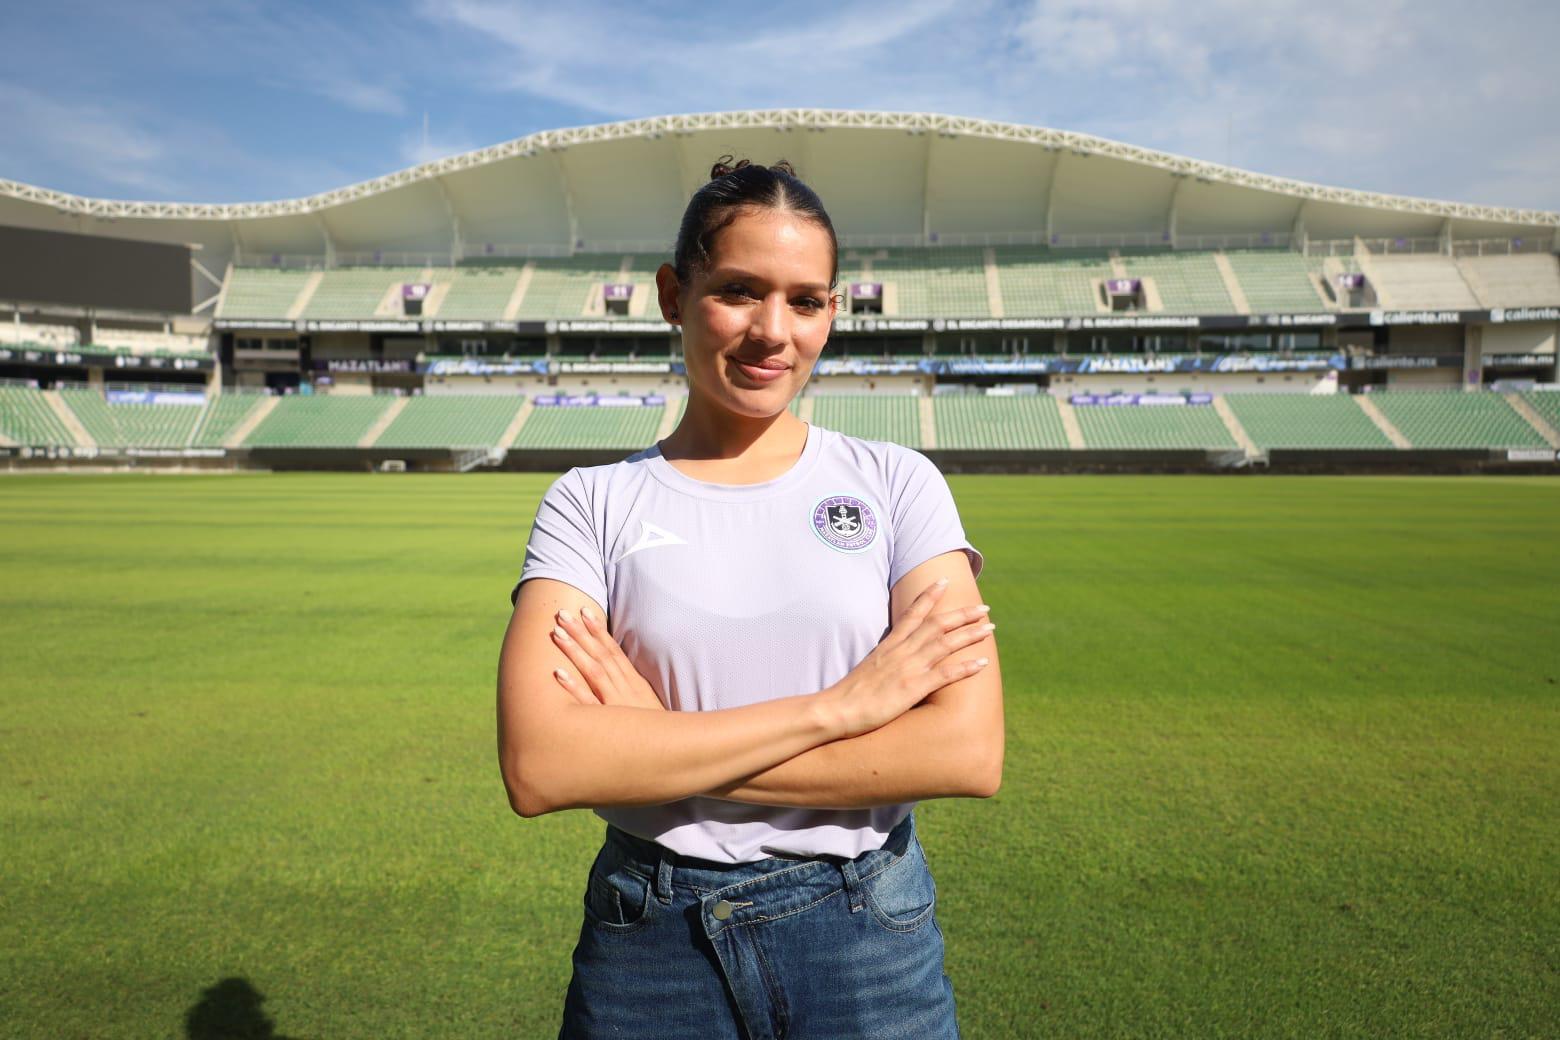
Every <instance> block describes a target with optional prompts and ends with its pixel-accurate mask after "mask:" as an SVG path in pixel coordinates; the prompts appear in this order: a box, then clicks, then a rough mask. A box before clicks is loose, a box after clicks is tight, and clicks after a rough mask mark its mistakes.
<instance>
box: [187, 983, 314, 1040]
mask: <svg viewBox="0 0 1560 1040" xmlns="http://www.w3.org/2000/svg"><path fill="white" fill-rule="evenodd" d="M264 1003H265V994H263V993H261V992H260V991H259V990H257V989H255V988H254V987H253V986H251V985H250V984H249V980H248V979H240V978H226V979H223V980H222V981H221V982H219V983H217V984H216V985H215V986H211V987H208V988H207V989H206V990H204V991H203V992H202V993H201V995H200V1000H198V1001H196V1002H195V1006H194V1007H192V1008H190V1010H189V1011H188V1012H187V1013H186V1014H185V1016H184V1033H185V1036H187V1037H188V1038H189V1040H288V1038H287V1037H285V1036H282V1035H281V1034H280V1033H278V1032H277V1031H276V1026H275V1025H273V1024H272V1023H271V1020H270V1019H269V1018H267V1017H266V1014H265V1012H264V1011H262V1010H260V1005H261V1004H264Z"/></svg>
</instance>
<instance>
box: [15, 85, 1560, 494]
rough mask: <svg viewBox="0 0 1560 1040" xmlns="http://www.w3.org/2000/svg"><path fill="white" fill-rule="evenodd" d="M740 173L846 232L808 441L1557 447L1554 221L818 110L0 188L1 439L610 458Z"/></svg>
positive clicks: (213, 455) (298, 459) (232, 453)
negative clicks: (774, 183) (305, 165)
mask: <svg viewBox="0 0 1560 1040" xmlns="http://www.w3.org/2000/svg"><path fill="white" fill-rule="evenodd" d="M727 153H730V154H734V155H739V156H746V157H749V158H752V159H754V160H755V161H760V162H769V161H773V160H774V159H776V158H781V157H784V158H787V159H789V160H791V161H792V163H793V164H795V165H796V167H797V168H798V170H799V172H800V173H801V174H802V175H803V176H804V178H805V179H807V180H808V182H809V183H811V184H812V185H813V186H814V187H816V188H817V189H818V191H819V194H820V195H821V196H822V197H823V198H824V200H825V201H826V203H827V205H828V206H829V209H830V212H831V214H832V215H833V217H834V219H835V222H836V226H837V229H838V231H839V235H840V241H841V282H842V284H841V287H840V288H841V292H842V294H844V296H845V298H846V306H845V307H844V308H843V309H842V312H841V316H840V318H839V319H838V320H837V322H836V326H835V332H834V336H833V337H832V338H831V346H830V352H829V354H828V355H826V361H825V362H822V363H820V365H819V369H818V372H817V373H816V374H815V377H814V379H813V380H812V382H811V383H810V384H809V386H808V388H807V391H806V393H805V394H804V395H803V397H801V398H799V399H798V401H797V403H796V405H795V407H796V408H797V409H798V410H800V411H802V412H803V413H804V414H805V415H806V416H807V417H809V418H813V419H814V421H817V422H819V423H820V424H822V425H829V426H835V427H836V428H841V429H844V430H846V432H853V433H857V434H858V435H862V436H881V437H883V438H885V439H896V440H900V441H901V442H903V443H908V444H911V445H913V446H915V447H918V448H921V449H923V450H927V451H929V452H937V453H939V455H940V456H941V459H940V461H944V462H947V463H951V464H953V465H956V466H966V465H970V466H973V465H980V464H993V465H1005V466H1006V465H1011V466H1019V467H1025V466H1028V467H1034V466H1051V465H1058V466H1077V465H1098V464H1122V465H1142V464H1155V465H1173V466H1176V467H1181V466H1186V467H1190V468H1198V467H1199V466H1203V465H1210V464H1217V465H1226V464H1227V465H1236V466H1239V465H1249V464H1251V463H1253V462H1268V463H1272V462H1274V461H1275V459H1276V458H1281V457H1282V456H1283V455H1284V454H1285V453H1288V457H1289V458H1290V459H1291V460H1298V459H1300V458H1301V456H1302V454H1304V453H1307V452H1309V453H1312V454H1313V455H1316V456H1317V457H1326V458H1328V459H1331V460H1333V461H1334V462H1336V461H1337V460H1341V459H1343V458H1344V456H1345V455H1347V454H1351V453H1352V457H1353V458H1354V459H1355V460H1356V461H1359V460H1361V459H1367V458H1368V459H1374V458H1376V456H1380V457H1381V458H1382V459H1388V460H1393V462H1394V464H1404V463H1406V462H1407V461H1408V460H1409V459H1410V458H1414V459H1418V460H1419V461H1420V462H1421V463H1424V464H1432V463H1433V464H1435V465H1456V466H1466V465H1471V464H1473V463H1475V462H1477V463H1479V464H1480V465H1482V464H1484V463H1493V462H1499V461H1504V462H1510V463H1514V464H1522V465H1531V464H1542V463H1546V462H1547V463H1548V464H1550V465H1553V463H1554V460H1555V452H1556V449H1557V448H1560V437H1557V434H1556V426H1557V425H1560V409H1556V407H1555V405H1554V402H1555V401H1556V400H1560V393H1557V392H1556V391H1553V390H1549V389H1546V388H1548V387H1552V386H1553V385H1554V384H1555V383H1556V379H1557V376H1556V340H1557V332H1560V263H1557V253H1560V213H1553V212H1546V211H1535V210H1522V209H1514V208H1503V207H1496V206H1478V205H1470V204H1464V203H1454V202H1441V201H1434V200H1427V199H1417V198H1410V197H1404V196H1395V195H1385V194H1379V193H1371V192H1362V191H1352V190H1347V189H1342V188H1333V187H1326V186H1321V185H1315V184H1308V183H1305V182H1301V181H1294V180H1287V179H1284V178H1279V177H1273V176H1268V175H1264V174H1258V173H1253V172H1250V171H1245V170H1240V169H1236V168H1232V167H1228V166H1222V165H1219V164H1215V163H1208V162H1203V161H1199V160H1195V159H1190V158H1186V157H1182V156H1176V155H1170V154H1166V153H1163V152H1156V151H1153V150H1149V149H1144V148H1137V147H1133V146H1130V145H1126V144H1121V143H1117V142H1113V141H1108V140H1104V139H1101V138H1096V137H1091V136H1088V135H1083V134H1075V133H1069V132H1065V131H1058V130H1050V129H1045V128H1039V127H1029V126H1021V125H1015V124H1007V123H995V122H989V121H984V120H976V119H964V118H958V117H951V116H939V115H925V114H896V113H876V112H853V111H826V110H815V109H804V110H776V111H748V112H734V113H717V114H708V115H690V116H667V117H658V118H652V119H640V120H631V121H627V122H620V123H611V124H605V125H600V126H591V127H582V128H574V129H567V130H556V131H546V132H543V133H537V134H532V135H529V136H527V137H523V138H519V139H517V140H514V141H509V142H506V143H504V144H501V145H496V146H493V147H491V148H484V149H480V150H477V151H473V152H469V153H466V154H463V155H457V156H451V157H449V158H446V159H441V160H438V161H436V162H431V163H427V164H424V165H421V166H418V167H415V168H412V169H409V170H403V171H400V172H398V173H394V174H391V175H388V176H385V177H381V178H378V179H376V180H372V181H368V182H364V183H362V184H356V185H351V186H349V187H345V188H341V189H338V190H335V191H330V192H326V193H323V194H320V195H315V196H310V197H308V198H301V199H290V200H282V201H274V202H254V203H235V204H201V203H150V202H125V201H114V200H105V199H89V198H83V197H80V196H74V195H68V194H64V193H61V192H56V191H50V190H47V189H43V188H37V187H32V186H29V185H24V184H19V183H15V182H8V181H0V257H3V258H5V259H4V260H3V262H0V383H3V384H4V385H3V386H0V452H4V453H6V454H7V455H8V456H9V457H10V458H11V459H12V460H13V462H14V461H15V460H18V459H22V458H24V457H32V456H35V455H42V456H43V457H45V458H48V457H55V458H58V457H60V456H65V457H68V458H81V457H86V458H96V459H98V460H101V459H103V458H116V457H118V458H125V459H132V460H134V459H143V460H144V459H151V458H177V459H184V460H192V459H206V460H216V462H214V463H212V464H237V465H244V464H253V465H292V464H328V465H343V464H346V465H356V464H363V463H367V464H374V463H376V462H381V461H384V460H385V459H389V458H392V457H393V458H395V459H397V460H398V461H401V462H407V463H408V464H410V465H412V466H421V465H445V464H448V465H458V466H461V467H463V468H464V467H469V466H474V465H481V464H496V463H500V462H504V461H505V460H507V461H508V464H511V465H530V464H535V465H538V466H551V465H557V464H560V462H564V461H568V460H569V459H571V458H575V459H578V458H586V457H621V455H622V454H623V449H629V450H632V449H634V448H637V447H642V446H644V445H645V444H647V443H649V442H650V441H651V440H653V439H654V438H655V437H656V436H657V435H660V434H662V433H664V432H665V431H666V430H668V429H670V427H671V425H672V424H674V423H675V421H676V419H677V417H678V416H679V415H680V409H681V405H682V400H681V393H682V389H683V385H682V384H683V381H682V376H681V362H680V351H679V343H678V340H677V338H676V330H675V329H674V328H672V327H671V326H668V325H666V324H665V323H664V322H662V321H661V320H660V318H659V315H658V313H657V308H656V305H655V301H654V290H653V278H654V271H655V269H656V267H657V266H658V265H659V264H660V263H661V262H662V261H663V260H664V259H666V258H667V256H668V254H669V252H670V247H671V242H672V239H673V237H674V235H675V231H676V224H677V220H678V218H679V216H680V214H681V212H682V209H683V206H684V204H685V203H686V200H687V198H688V196H689V195H690V194H691V193H692V192H693V191H694V190H695V189H696V188H697V187H698V186H699V185H700V184H702V183H703V182H704V180H705V178H706V177H707V176H708V170H709V166H710V163H711V162H712V161H713V159H714V158H715V157H717V156H719V155H722V154H727ZM277 394H280V395H281V396H275V395H277ZM1165 405H1176V406H1178V407H1164V406H1165ZM197 406H198V407H197ZM571 452H572V453H574V454H570V453H571ZM580 452H594V453H595V454H594V455H581V454H579V453H580ZM1456 452H1461V453H1464V454H1463V455H1462V456H1456V457H1454V455H1452V454H1448V453H1456ZM560 453H562V454H560ZM1275 453H1279V454H1278V456H1275ZM1362 453H1363V454H1362ZM1372 453H1374V454H1372ZM1427 453H1428V454H1427ZM510 456H513V458H510ZM1306 457H1307V458H1309V457H1310V456H1306ZM1113 460H1114V462H1113ZM1199 460H1200V461H1199ZM1329 464H1332V463H1329Z"/></svg>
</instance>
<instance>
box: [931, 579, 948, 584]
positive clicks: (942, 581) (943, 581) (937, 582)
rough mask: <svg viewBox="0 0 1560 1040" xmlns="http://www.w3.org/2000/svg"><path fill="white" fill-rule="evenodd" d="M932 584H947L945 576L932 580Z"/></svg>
mask: <svg viewBox="0 0 1560 1040" xmlns="http://www.w3.org/2000/svg"><path fill="white" fill-rule="evenodd" d="M933 584H934V585H946V584H948V579H947V578H938V579H937V580H936V581H935V582H933Z"/></svg>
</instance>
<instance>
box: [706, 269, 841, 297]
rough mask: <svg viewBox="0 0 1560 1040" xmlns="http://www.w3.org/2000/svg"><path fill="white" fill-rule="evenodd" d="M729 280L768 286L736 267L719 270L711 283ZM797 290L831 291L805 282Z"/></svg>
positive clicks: (761, 280)
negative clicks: (734, 279) (759, 283)
mask: <svg viewBox="0 0 1560 1040" xmlns="http://www.w3.org/2000/svg"><path fill="white" fill-rule="evenodd" d="M727 278H736V279H740V280H742V281H745V282H762V283H764V284H766V285H767V284H768V279H766V278H761V277H759V276H758V275H756V274H753V273H751V272H748V271H743V270H739V269H737V268H734V267H723V268H720V269H718V270H717V271H716V272H715V274H714V276H713V277H712V278H711V279H710V280H711V281H721V280H724V279H727ZM796 288H797V289H798V290H800V291H801V292H815V293H816V292H828V290H829V287H828V286H827V285H824V284H823V283H822V282H803V283H802V284H801V285H798V286H796Z"/></svg>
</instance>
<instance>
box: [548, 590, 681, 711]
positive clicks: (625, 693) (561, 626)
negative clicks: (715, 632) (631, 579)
mask: <svg viewBox="0 0 1560 1040" xmlns="http://www.w3.org/2000/svg"><path fill="white" fill-rule="evenodd" d="M554 617H555V619H556V620H557V622H558V624H557V625H556V626H554V627H553V630H552V637H553V642H554V643H555V644H556V645H557V647H558V649H560V650H562V651H563V653H564V656H566V657H567V658H568V659H569V661H570V663H572V664H573V665H574V670H573V671H568V670H566V669H562V668H560V669H558V670H556V671H554V672H553V678H554V679H557V680H558V684H559V685H560V686H562V687H563V688H564V689H565V690H568V691H569V693H571V694H573V695H574V699H575V700H577V701H579V702H580V703H581V704H616V705H621V706H624V707H629V708H656V709H660V710H662V711H665V710H666V705H664V704H662V703H661V698H660V697H659V696H657V694H656V692H655V688H654V687H652V686H651V685H650V683H649V682H647V681H646V680H645V677H644V676H642V675H640V674H639V672H638V670H637V669H635V668H634V665H633V662H632V661H630V660H629V659H628V655H626V654H624V653H623V648H622V647H621V646H619V645H618V641H617V640H616V639H613V638H612V634H611V633H610V632H608V631H607V626H606V624H605V623H604V622H603V621H602V619H601V618H599V617H597V616H596V612H595V611H594V610H592V609H591V608H589V607H581V608H580V615H579V616H578V617H576V616H575V615H574V614H573V613H572V612H570V611H567V610H560V611H558V613H557V614H556V615H554ZM582 680H583V681H582Z"/></svg>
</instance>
